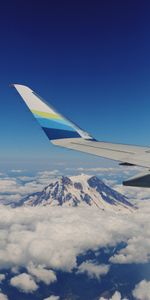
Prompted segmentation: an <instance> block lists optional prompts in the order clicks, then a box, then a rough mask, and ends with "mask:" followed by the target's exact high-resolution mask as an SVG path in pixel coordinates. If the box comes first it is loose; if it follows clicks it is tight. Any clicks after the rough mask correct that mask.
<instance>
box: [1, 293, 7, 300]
mask: <svg viewBox="0 0 150 300" xmlns="http://www.w3.org/2000/svg"><path fill="white" fill-rule="evenodd" d="M0 300H8V297H7V296H6V295H5V294H3V293H1V292H0Z"/></svg>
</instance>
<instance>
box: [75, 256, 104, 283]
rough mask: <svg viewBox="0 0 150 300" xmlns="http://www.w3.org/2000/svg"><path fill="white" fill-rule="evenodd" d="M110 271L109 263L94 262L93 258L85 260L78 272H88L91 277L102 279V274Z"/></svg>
mask: <svg viewBox="0 0 150 300" xmlns="http://www.w3.org/2000/svg"><path fill="white" fill-rule="evenodd" d="M108 272H109V266H108V265H97V264H95V263H93V262H92V261H91V260H89V261H86V262H83V263H82V264H81V265H80V266H79V268H78V271H77V273H86V274H87V275H88V276H89V277H91V278H93V277H95V278H97V279H100V277H101V276H104V275H106V274H107V273H108Z"/></svg>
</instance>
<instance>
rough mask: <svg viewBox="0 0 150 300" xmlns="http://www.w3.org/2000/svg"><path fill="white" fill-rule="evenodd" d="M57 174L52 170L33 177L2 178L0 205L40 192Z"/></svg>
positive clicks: (0, 182) (0, 183)
mask: <svg viewBox="0 0 150 300" xmlns="http://www.w3.org/2000/svg"><path fill="white" fill-rule="evenodd" d="M13 171H14V170H13ZM18 171H19V170H18ZM18 173H20V172H18ZM58 174H59V171H58V170H53V171H41V172H38V173H37V174H36V176H33V177H31V176H17V177H12V176H3V177H2V178H0V201H1V203H5V202H11V201H19V200H20V199H22V198H23V197H25V196H27V195H28V194H31V193H35V192H38V191H41V190H42V189H43V188H44V187H45V186H46V185H48V184H50V182H51V181H52V180H54V176H56V175H58Z"/></svg>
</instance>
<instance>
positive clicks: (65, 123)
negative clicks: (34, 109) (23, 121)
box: [33, 114, 73, 127]
mask: <svg viewBox="0 0 150 300" xmlns="http://www.w3.org/2000/svg"><path fill="white" fill-rule="evenodd" d="M33 115H34V117H35V118H36V119H44V120H47V121H49V120H50V121H52V122H57V123H59V124H63V125H67V126H70V123H69V122H68V121H67V120H63V119H62V120H58V119H48V118H43V117H41V116H38V115H36V114H33ZM72 127H73V126H72Z"/></svg>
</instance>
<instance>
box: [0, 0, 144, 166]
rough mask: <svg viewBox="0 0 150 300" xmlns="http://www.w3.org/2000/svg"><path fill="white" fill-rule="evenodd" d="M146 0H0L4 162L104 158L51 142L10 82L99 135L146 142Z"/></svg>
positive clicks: (20, 163)
mask: <svg viewBox="0 0 150 300" xmlns="http://www.w3.org/2000/svg"><path fill="white" fill-rule="evenodd" d="M149 12H150V3H149V1H143V2H142V5H141V1H110V0H107V1H95V0H94V1H78V0H77V1H65V0H64V1H60V0H58V1H57V0H56V1H52V0H50V1H48V0H44V1H38V0H36V1H35V0H32V1H22V0H19V1H17V0H14V1H7V0H6V1H5V2H4V1H3V2H2V3H1V4H0V42H1V47H0V70H1V72H0V90H1V96H0V105H1V110H0V112H1V116H0V129H1V131H0V133H1V147H0V149H1V150H0V168H1V169H4V168H6V166H7V167H8V168H11V167H18V166H19V167H25V166H26V165H27V166H28V167H30V168H35V166H36V167H37V166H39V167H42V166H44V168H45V166H49V165H51V164H54V162H57V163H62V162H64V161H66V162H67V163H68V164H72V161H73V163H74V164H75V163H76V164H78V165H80V164H81V163H83V162H84V163H85V164H86V162H87V161H89V162H90V163H91V162H92V161H93V164H96V163H97V162H99V163H100V164H104V160H101V159H100V158H91V157H90V156H89V155H85V154H79V153H76V152H70V151H67V150H65V149H64V150H63V149H57V148H56V147H54V146H51V145H50V143H49V141H48V140H47V139H46V137H45V136H44V135H43V133H42V131H41V129H40V128H39V126H38V124H36V122H35V120H34V119H33V117H32V115H31V114H30V113H29V111H28V109H27V108H26V107H25V104H24V103H23V101H22V100H21V98H20V96H19V95H18V94H17V93H16V91H15V89H13V88H10V87H9V84H10V83H20V84H26V85H28V86H30V87H31V88H32V89H33V90H35V91H36V92H37V93H38V94H40V95H41V96H42V97H43V98H44V99H45V100H46V101H47V102H49V103H50V104H52V105H53V107H56V109H57V110H58V111H60V112H61V113H62V114H64V115H65V116H66V117H69V118H70V119H72V120H73V121H74V122H75V123H76V124H78V125H79V126H80V127H81V128H83V129H85V130H86V131H89V132H90V133H91V134H92V135H93V136H94V137H95V138H97V139H99V140H105V141H112V142H121V143H128V144H138V145H149V128H150V118H149V112H150V84H149V81H150V59H149V53H150V35H149V31H150V20H149Z"/></svg>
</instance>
